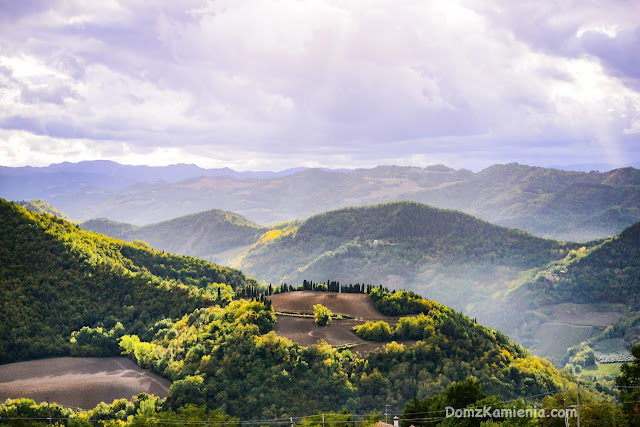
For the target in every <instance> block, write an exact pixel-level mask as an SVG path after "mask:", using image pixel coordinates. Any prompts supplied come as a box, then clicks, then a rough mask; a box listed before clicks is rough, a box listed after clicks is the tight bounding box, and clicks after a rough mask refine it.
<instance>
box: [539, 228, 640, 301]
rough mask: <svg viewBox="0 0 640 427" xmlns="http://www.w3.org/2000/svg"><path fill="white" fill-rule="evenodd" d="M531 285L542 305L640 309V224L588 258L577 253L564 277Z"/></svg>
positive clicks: (586, 255)
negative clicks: (615, 305)
mask: <svg viewBox="0 0 640 427" xmlns="http://www.w3.org/2000/svg"><path fill="white" fill-rule="evenodd" d="M537 282H538V283H539V284H541V285H542V286H531V285H529V287H528V289H529V290H530V291H532V292H533V295H532V296H533V297H534V298H535V299H536V301H537V302H538V303H543V302H544V301H545V300H554V301H557V302H575V303H619V304H627V305H629V306H635V307H640V223H637V224H635V225H632V226H631V227H628V228H627V229H625V230H624V231H622V233H620V234H619V235H618V236H616V237H615V238H613V239H610V240H607V241H606V242H604V243H602V244H601V245H599V246H598V247H595V248H593V250H592V251H589V252H585V253H584V255H582V256H581V255H580V253H578V254H576V256H575V257H574V258H572V259H571V260H569V262H568V263H567V264H566V265H565V269H564V270H563V271H562V273H561V274H557V275H554V276H552V277H548V276H540V277H539V278H538V279H537Z"/></svg>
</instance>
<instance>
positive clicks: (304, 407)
mask: <svg viewBox="0 0 640 427" xmlns="http://www.w3.org/2000/svg"><path fill="white" fill-rule="evenodd" d="M309 294H314V293H313V292H310V293H309ZM378 297H381V295H378ZM416 297H417V296H416V295H412V294H409V293H407V292H397V293H395V294H393V295H391V294H390V293H387V294H386V295H384V296H382V298H383V300H382V302H383V304H382V305H384V306H386V307H387V309H391V308H392V307H398V308H399V309H400V310H401V311H403V312H410V313H414V314H415V313H416V312H420V313H421V314H419V315H418V316H410V317H404V318H403V319H401V320H400V321H399V323H398V325H399V326H397V327H396V333H397V335H398V336H400V337H405V339H413V340H418V341H417V342H414V343H413V344H412V345H403V344H397V343H395V342H390V343H388V344H387V345H386V347H384V348H382V349H380V350H377V351H373V352H372V353H370V354H369V355H368V356H366V357H365V358H361V357H358V356H356V354H354V353H352V351H351V350H350V349H346V348H342V349H340V348H332V347H331V346H330V345H328V344H326V343H323V342H321V343H319V344H316V345H312V346H309V347H303V346H301V345H299V344H297V343H294V342H292V341H290V340H288V339H286V338H283V337H281V336H278V335H276V334H275V333H274V332H273V331H272V327H273V325H274V321H275V320H276V319H275V316H274V315H273V311H272V310H271V309H269V308H267V307H265V305H264V304H262V303H260V302H249V301H243V300H240V301H233V302H231V303H230V304H229V305H228V306H226V307H223V308H221V307H209V308H204V309H198V310H196V311H194V312H193V313H190V314H188V315H185V316H184V317H183V318H182V319H180V320H179V321H177V322H175V323H169V322H166V324H165V325H164V328H163V329H162V330H159V331H158V332H157V333H156V334H155V336H154V337H153V339H152V340H147V341H146V342H145V340H140V339H139V338H138V337H135V336H124V337H122V340H121V343H120V345H121V347H123V348H124V349H125V350H126V351H127V353H129V354H130V355H131V356H132V357H135V359H136V361H137V362H138V363H139V364H140V365H142V366H145V367H148V368H150V369H153V370H155V371H156V372H159V373H160V374H162V375H165V376H167V377H169V378H171V379H173V380H174V383H173V385H172V387H171V389H170V391H169V396H168V398H167V401H166V403H165V405H166V407H168V408H171V409H174V410H176V409H177V408H179V407H180V406H183V405H185V404H197V405H202V404H205V405H207V407H209V408H218V407H220V408H222V409H223V410H224V411H225V412H226V413H228V414H230V415H232V416H237V417H240V418H242V419H263V420H265V419H276V418H280V419H282V418H284V419H288V417H289V416H293V417H297V416H301V415H304V414H310V413H318V412H319V411H325V412H326V411H339V410H342V409H344V410H346V411H349V412H351V413H358V414H362V413H369V412H372V411H378V410H379V408H384V407H385V404H386V405H390V406H391V407H392V408H401V407H403V406H404V405H405V404H406V403H407V402H408V401H410V400H411V399H413V398H416V397H417V398H425V397H428V396H431V395H433V394H434V393H436V392H440V391H442V390H443V389H444V388H446V387H447V385H449V384H450V383H451V382H452V381H462V380H464V379H465V378H467V377H468V376H474V377H476V378H478V379H479V381H480V382H481V384H482V385H483V386H484V387H485V389H486V390H487V391H488V392H490V393H495V394H497V395H499V396H500V398H501V399H515V398H518V397H525V398H533V399H534V400H535V399H536V398H539V397H540V396H543V395H547V394H552V393H554V392H555V391H557V390H558V389H568V388H569V387H570V386H571V383H572V382H573V381H574V380H573V379H572V378H570V376H569V375H567V374H566V373H560V372H558V371H557V370H556V369H555V368H553V367H552V366H551V364H550V363H549V362H547V361H544V360H541V359H537V358H534V357H531V356H530V355H529V354H528V352H527V351H526V350H524V349H523V348H522V347H521V346H519V345H518V344H515V343H514V342H513V341H511V340H509V339H508V338H507V337H506V336H505V335H503V334H501V333H500V332H497V331H495V330H491V329H489V328H486V327H484V326H481V325H479V324H477V323H475V322H474V321H472V320H471V319H469V318H467V317H465V316H463V315H462V314H460V313H457V312H455V311H453V310H451V309H450V308H448V307H445V306H442V305H440V304H438V303H436V302H434V301H427V300H423V299H421V298H419V297H417V298H416ZM309 298H313V296H309ZM378 302H381V301H380V300H378ZM412 307H416V308H418V307H419V310H417V311H411V308H412ZM394 314H400V313H397V312H395V313H394ZM308 320H311V319H308ZM311 321H312V320H311ZM343 321H344V320H339V319H335V320H333V321H332V322H334V323H339V322H343ZM312 322H313V321H312ZM332 324H333V323H332ZM367 325H368V324H367ZM318 328H319V327H318ZM355 349H356V350H357V347H356V348H355Z"/></svg>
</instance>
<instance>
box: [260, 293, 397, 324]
mask: <svg viewBox="0 0 640 427" xmlns="http://www.w3.org/2000/svg"><path fill="white" fill-rule="evenodd" d="M269 298H271V301H272V302H273V308H274V309H275V310H276V311H283V312H289V313H313V306H314V305H315V304H322V305H324V306H325V307H327V308H328V309H329V310H331V311H332V312H333V314H341V315H343V316H349V317H353V318H354V319H365V320H387V319H391V318H390V317H388V316H385V315H383V314H382V313H380V312H379V311H378V310H376V307H375V306H374V305H373V301H371V298H370V297H369V295H366V294H339V293H335V292H313V291H296V292H285V293H283V294H277V295H271V296H270V297H269Z"/></svg>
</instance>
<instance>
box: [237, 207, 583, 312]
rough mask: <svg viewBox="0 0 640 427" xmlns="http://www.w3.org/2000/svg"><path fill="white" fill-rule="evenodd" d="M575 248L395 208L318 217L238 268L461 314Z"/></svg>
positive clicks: (257, 250) (468, 220)
mask: <svg viewBox="0 0 640 427" xmlns="http://www.w3.org/2000/svg"><path fill="white" fill-rule="evenodd" d="M574 247H575V245H574V244H565V243H561V242H557V241H553V240H547V239H541V238H538V237H535V236H532V235H530V234H527V233H524V232H521V231H518V230H513V229H508V228H504V227H500V226H496V225H493V224H490V223H488V222H486V221H482V220H479V219H477V218H474V217H472V216H470V215H467V214H463V213H460V212H455V211H449V210H442V209H436V208H432V207H429V206H426V205H423V204H420V203H414V202H396V203H389V204H383V205H375V206H368V207H356V208H346V209H341V210H337V211H331V212H327V213H324V214H320V215H316V216H313V217H311V218H309V219H307V220H306V221H303V222H302V223H301V224H300V225H299V226H298V227H296V228H293V229H292V230H289V231H288V232H285V233H283V234H282V235H281V236H280V237H278V238H276V239H274V240H271V241H267V242H265V243H263V244H257V245H255V246H254V247H252V248H251V249H250V250H249V251H247V252H246V253H245V255H244V257H243V258H242V259H241V261H240V262H239V264H238V265H237V267H239V268H241V269H242V270H243V271H246V272H247V274H250V275H252V276H253V277H256V278H257V279H259V280H262V281H270V282H273V283H280V282H283V281H284V282H292V283H297V282H299V281H302V279H310V280H313V281H323V282H324V281H325V280H327V279H334V280H339V281H342V282H346V283H349V282H351V283H358V282H359V283H365V282H366V283H383V284H385V285H387V286H391V287H394V288H406V289H412V290H416V291H418V292H420V293H423V294H425V295H428V296H429V297H430V298H432V299H435V300H437V301H441V302H443V303H445V304H447V305H450V306H453V307H455V308H456V309H463V308H465V307H466V306H467V305H468V304H477V303H481V302H482V301H483V300H484V299H485V298H486V297H487V296H488V295H490V294H491V293H493V292H495V291H497V290H500V286H501V284H503V283H505V282H506V281H508V280H514V279H515V278H516V277H517V276H518V274H519V273H520V272H521V271H523V270H527V269H530V268H532V267H535V266H541V265H545V264H546V263H548V262H550V261H552V260H556V259H561V258H563V257H564V256H565V255H566V253H567V252H568V251H569V250H570V249H571V248H574ZM329 276H330V277H329Z"/></svg>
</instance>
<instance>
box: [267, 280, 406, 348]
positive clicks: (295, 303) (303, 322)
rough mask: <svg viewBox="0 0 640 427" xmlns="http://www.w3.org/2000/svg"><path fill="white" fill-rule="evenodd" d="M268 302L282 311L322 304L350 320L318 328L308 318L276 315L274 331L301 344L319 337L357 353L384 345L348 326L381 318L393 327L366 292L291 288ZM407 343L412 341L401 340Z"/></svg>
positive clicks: (307, 310)
mask: <svg viewBox="0 0 640 427" xmlns="http://www.w3.org/2000/svg"><path fill="white" fill-rule="evenodd" d="M269 298H271V301H272V302H273V308H274V309H275V310H276V311H279V312H284V313H313V306H314V305H315V304H322V305H324V306H325V307H327V308H328V309H329V310H331V311H332V312H333V314H340V315H342V316H349V317H352V318H353V319H343V320H339V319H334V320H332V321H331V323H329V325H327V326H324V327H319V326H317V325H316V324H315V322H314V320H313V318H312V317H295V316H284V315H279V316H278V321H277V323H276V325H275V327H274V331H275V332H276V333H277V334H278V335H280V336H283V337H286V338H288V339H290V340H291V341H294V342H297V343H298V344H300V345H303V346H309V345H312V344H316V343H317V342H318V341H320V340H324V341H326V342H327V343H328V344H330V345H332V346H343V345H347V344H354V347H353V352H354V353H359V354H360V355H361V356H365V355H367V354H369V353H370V352H371V351H373V350H375V349H377V348H382V347H384V345H385V343H373V342H369V341H365V340H363V339H362V338H360V337H359V336H357V335H356V334H355V333H354V332H353V330H352V328H353V327H354V326H356V325H361V324H363V323H364V322H365V321H367V320H372V321H378V320H384V321H386V322H387V323H389V324H390V325H391V327H392V328H393V327H394V326H395V323H396V322H397V320H398V318H397V317H389V316H385V315H383V314H382V313H380V312H379V311H378V310H376V307H375V306H374V305H373V302H372V301H371V298H369V295H365V294H339V293H335V292H313V291H295V292H285V293H283V294H277V295H272V296H270V297H269ZM403 343H404V344H406V345H411V344H413V343H415V341H410V342H403Z"/></svg>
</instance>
